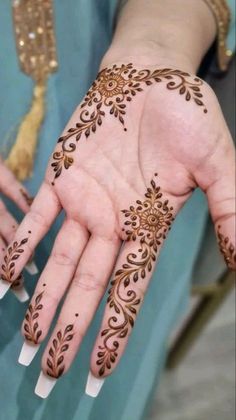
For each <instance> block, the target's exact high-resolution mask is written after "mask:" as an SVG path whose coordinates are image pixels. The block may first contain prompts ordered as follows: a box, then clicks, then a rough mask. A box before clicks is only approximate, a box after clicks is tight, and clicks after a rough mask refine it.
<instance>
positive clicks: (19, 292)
mask: <svg viewBox="0 0 236 420" xmlns="http://www.w3.org/2000/svg"><path fill="white" fill-rule="evenodd" d="M0 194H3V195H5V196H6V197H8V198H9V199H10V200H12V201H13V202H14V203H15V204H16V205H17V207H18V208H19V209H20V210H22V212H23V213H27V212H28V211H29V208H30V205H31V203H32V198H31V197H30V196H29V195H28V192H27V190H26V189H25V187H24V186H23V185H22V184H21V183H20V182H18V181H17V179H16V178H15V177H14V175H13V174H12V172H11V171H10V170H9V169H7V167H6V166H5V165H4V163H3V161H2V159H1V158H0ZM17 228H18V223H17V221H16V220H15V218H14V217H13V216H12V215H11V214H10V212H9V211H8V210H7V208H6V206H5V204H4V203H3V201H2V200H1V199H0V264H1V266H2V264H4V259H3V257H4V253H5V252H6V248H7V246H8V244H9V243H10V242H11V241H12V238H13V237H14V236H15V233H16V230H17ZM27 268H28V271H30V272H31V273H32V274H34V273H35V270H36V267H35V266H34V264H33V265H32V264H31V265H30V266H29V265H28V267H27ZM11 289H12V291H13V292H14V293H15V295H16V297H17V298H18V299H19V300H20V301H22V302H23V301H25V300H28V298H29V296H28V294H27V292H26V290H25V289H24V287H23V277H22V275H21V274H20V273H19V275H18V276H17V277H16V278H15V280H14V282H13V283H12V284H11Z"/></svg>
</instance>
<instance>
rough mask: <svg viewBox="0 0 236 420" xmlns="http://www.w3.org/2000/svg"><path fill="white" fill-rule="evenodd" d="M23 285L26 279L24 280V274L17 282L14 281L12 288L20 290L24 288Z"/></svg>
mask: <svg viewBox="0 0 236 420" xmlns="http://www.w3.org/2000/svg"><path fill="white" fill-rule="evenodd" d="M23 283H24V279H23V276H22V274H20V275H19V276H18V277H17V278H16V280H14V281H13V282H12V285H11V288H12V289H13V290H18V289H20V288H21V287H22V286H23Z"/></svg>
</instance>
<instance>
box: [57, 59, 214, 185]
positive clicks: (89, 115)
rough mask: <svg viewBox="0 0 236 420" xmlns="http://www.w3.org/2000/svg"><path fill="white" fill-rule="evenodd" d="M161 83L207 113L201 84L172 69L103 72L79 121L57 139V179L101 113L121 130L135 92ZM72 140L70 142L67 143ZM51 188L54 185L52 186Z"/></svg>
mask: <svg viewBox="0 0 236 420" xmlns="http://www.w3.org/2000/svg"><path fill="white" fill-rule="evenodd" d="M160 82H165V83H166V87H167V89H168V90H176V91H178V93H179V94H180V95H181V96H182V97H184V98H185V100H186V101H190V100H193V101H194V102H195V103H196V104H197V105H198V106H201V107H203V111H204V112H205V113H206V112H207V109H206V108H205V106H204V103H203V101H202V97H203V95H202V93H201V90H200V87H201V86H202V84H203V81H202V80H201V79H199V78H198V77H194V78H192V76H191V75H190V74H189V73H186V72H183V71H180V70H173V69H157V70H154V71H151V70H136V69H135V68H134V67H133V64H132V63H129V64H122V65H121V66H117V65H116V64H114V66H113V67H111V68H105V69H103V70H102V71H100V73H98V76H97V79H96V80H95V81H94V83H93V84H92V86H91V88H90V89H89V91H88V92H87V94H86V96H85V98H84V100H83V102H82V104H81V112H80V116H79V121H78V122H77V124H76V125H75V127H72V128H69V130H68V131H67V133H66V134H65V135H64V136H62V137H60V138H59V139H58V143H61V150H60V151H57V152H54V153H53V162H52V164H51V166H52V168H53V170H54V172H55V175H54V181H55V179H56V178H58V177H59V176H60V175H61V173H62V169H63V167H64V168H65V169H68V168H69V167H70V166H71V165H72V164H73V162H74V159H73V157H72V156H71V153H72V152H74V151H75V149H76V142H78V141H79V140H80V138H81V136H82V134H84V135H85V138H88V137H89V136H90V134H91V133H95V132H96V130H97V127H98V126H101V125H102V123H103V118H104V117H105V115H106V114H105V110H106V109H107V110H108V111H109V113H110V115H113V117H114V118H116V119H117V120H118V121H119V122H120V123H121V124H122V126H123V128H124V130H125V131H126V130H127V128H126V127H125V120H124V117H125V114H126V107H127V102H130V101H132V99H133V98H134V97H135V96H136V94H137V93H138V92H142V91H143V90H144V89H143V88H145V86H150V85H152V84H154V83H160ZM72 137H73V139H71V138H72ZM52 184H53V185H54V182H52Z"/></svg>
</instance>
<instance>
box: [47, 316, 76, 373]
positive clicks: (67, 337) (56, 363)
mask: <svg viewBox="0 0 236 420" xmlns="http://www.w3.org/2000/svg"><path fill="white" fill-rule="evenodd" d="M76 316H77V314H76ZM73 328H74V325H73V324H69V325H67V327H66V328H65V330H64V332H63V333H62V332H61V330H59V331H58V332H57V334H56V337H55V338H54V339H53V341H52V346H51V347H50V349H49V353H48V358H47V367H48V368H47V374H48V375H49V376H51V377H53V378H59V376H61V375H62V374H63V372H64V370H65V364H64V353H65V352H66V351H67V350H68V348H69V344H68V343H69V341H71V340H72V338H73V336H74V332H73Z"/></svg>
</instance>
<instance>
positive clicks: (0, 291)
mask: <svg viewBox="0 0 236 420" xmlns="http://www.w3.org/2000/svg"><path fill="white" fill-rule="evenodd" d="M10 287H11V283H8V281H5V280H2V279H0V299H2V298H3V297H4V296H5V294H6V293H7V291H8V289H10Z"/></svg>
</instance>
